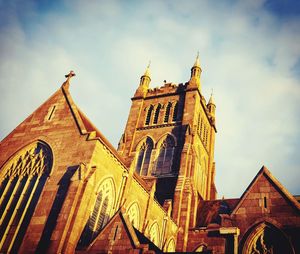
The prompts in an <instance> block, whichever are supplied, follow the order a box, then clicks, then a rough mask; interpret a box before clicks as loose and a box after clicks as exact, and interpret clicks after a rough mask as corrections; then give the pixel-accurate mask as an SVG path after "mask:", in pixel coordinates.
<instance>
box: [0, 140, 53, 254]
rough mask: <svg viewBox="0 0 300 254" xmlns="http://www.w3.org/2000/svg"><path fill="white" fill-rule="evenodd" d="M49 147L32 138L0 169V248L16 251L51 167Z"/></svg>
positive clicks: (51, 160)
mask: <svg viewBox="0 0 300 254" xmlns="http://www.w3.org/2000/svg"><path fill="white" fill-rule="evenodd" d="M52 163H53V156H52V152H51V149H50V147H49V146H48V145H46V144H45V143H43V142H40V141H38V142H35V143H33V144H31V145H28V146H26V147H25V148H23V149H22V150H20V151H19V152H17V153H16V154H15V155H14V156H13V157H12V158H11V159H10V160H9V161H8V162H7V163H6V164H5V165H4V166H3V167H2V168H1V171H0V225H1V227H0V239H1V240H0V252H1V253H17V252H18V249H19V247H20V245H21V243H22V239H23V237H24V235H25V233H26V229H27V227H28V225H29V222H30V219H31V216H32V214H33V212H34V209H35V207H36V204H37V201H38V200H39V196H40V194H41V192H42V189H43V187H44V185H45V182H46V179H47V177H48V175H49V174H50V170H51V168H52Z"/></svg>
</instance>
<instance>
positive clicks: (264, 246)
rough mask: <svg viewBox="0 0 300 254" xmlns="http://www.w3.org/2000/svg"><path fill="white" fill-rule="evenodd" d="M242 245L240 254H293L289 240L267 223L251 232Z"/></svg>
mask: <svg viewBox="0 0 300 254" xmlns="http://www.w3.org/2000/svg"><path fill="white" fill-rule="evenodd" d="M251 231H252V232H251V233H250V234H249V236H248V238H247V239H246V241H245V243H244V247H243V250H242V253H243V254H244V253H245V254H248V253H251V254H252V253H264V254H275V253H286V254H292V253H294V251H293V249H292V247H291V245H290V242H289V239H288V238H287V237H286V236H285V234H284V233H283V232H281V231H280V230H279V229H278V228H276V227H275V226H273V225H271V224H269V223H264V222H263V223H261V224H259V225H258V226H256V227H254V229H252V230H251Z"/></svg>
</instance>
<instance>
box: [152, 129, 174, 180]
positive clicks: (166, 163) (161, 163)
mask: <svg viewBox="0 0 300 254" xmlns="http://www.w3.org/2000/svg"><path fill="white" fill-rule="evenodd" d="M174 150H175V141H174V138H173V137H172V136H171V135H167V137H166V138H165V140H164V141H163V142H162V144H161V145H160V147H159V150H158V151H159V152H158V157H157V160H156V166H155V172H154V174H156V175H160V174H168V173H170V172H171V171H172V164H173V155H174Z"/></svg>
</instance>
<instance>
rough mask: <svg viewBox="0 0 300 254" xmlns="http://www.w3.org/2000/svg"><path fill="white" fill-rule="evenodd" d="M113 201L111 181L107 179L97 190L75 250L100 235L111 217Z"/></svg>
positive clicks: (113, 193) (113, 194) (113, 192)
mask: <svg viewBox="0 0 300 254" xmlns="http://www.w3.org/2000/svg"><path fill="white" fill-rule="evenodd" d="M114 201H115V191H114V185H113V181H112V179H111V178H108V179H106V180H104V181H103V183H102V184H101V185H100V187H99V188H98V192H97V194H96V200H95V203H94V205H93V209H92V212H91V214H90V216H89V219H88V221H87V223H86V225H85V228H84V230H83V232H82V234H81V236H80V239H79V242H78V246H77V248H79V249H81V248H84V247H86V246H88V245H89V244H90V243H91V242H92V241H93V240H94V239H95V238H96V236H97V235H98V234H99V233H100V231H101V229H102V228H103V227H104V226H105V225H106V224H107V222H108V220H109V219H110V217H111V215H112V211H113V204H114Z"/></svg>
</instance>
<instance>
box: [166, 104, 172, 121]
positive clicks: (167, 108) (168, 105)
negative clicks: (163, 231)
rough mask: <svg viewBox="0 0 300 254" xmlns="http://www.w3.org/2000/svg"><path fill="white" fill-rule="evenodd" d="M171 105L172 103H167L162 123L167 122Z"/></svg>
mask: <svg viewBox="0 0 300 254" xmlns="http://www.w3.org/2000/svg"><path fill="white" fill-rule="evenodd" d="M171 107H172V103H171V102H169V103H168V104H167V107H166V112H165V118H164V123H167V122H169V116H170V112H171Z"/></svg>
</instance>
